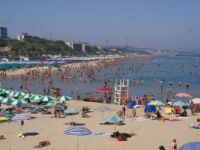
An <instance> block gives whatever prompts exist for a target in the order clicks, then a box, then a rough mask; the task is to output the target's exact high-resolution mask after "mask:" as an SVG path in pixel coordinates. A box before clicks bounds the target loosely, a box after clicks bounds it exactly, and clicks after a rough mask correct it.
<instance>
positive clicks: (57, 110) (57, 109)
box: [55, 103, 61, 118]
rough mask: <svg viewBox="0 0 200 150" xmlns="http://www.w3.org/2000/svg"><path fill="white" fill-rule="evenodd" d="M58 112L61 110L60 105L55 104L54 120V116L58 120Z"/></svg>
mask: <svg viewBox="0 0 200 150" xmlns="http://www.w3.org/2000/svg"><path fill="white" fill-rule="evenodd" d="M60 110H61V107H60V104H59V103H57V104H56V107H55V111H56V112H55V118H56V116H57V117H58V118H60Z"/></svg>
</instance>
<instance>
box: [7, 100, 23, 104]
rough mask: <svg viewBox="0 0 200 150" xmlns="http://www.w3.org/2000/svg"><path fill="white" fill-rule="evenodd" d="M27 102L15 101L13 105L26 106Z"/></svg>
mask: <svg viewBox="0 0 200 150" xmlns="http://www.w3.org/2000/svg"><path fill="white" fill-rule="evenodd" d="M26 103H27V102H26V101H24V100H15V101H13V102H12V103H11V104H12V105H22V104H26Z"/></svg>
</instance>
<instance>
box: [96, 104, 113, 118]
mask: <svg viewBox="0 0 200 150" xmlns="http://www.w3.org/2000/svg"><path fill="white" fill-rule="evenodd" d="M94 110H101V112H102V120H104V117H103V111H104V110H111V108H109V107H106V106H99V107H98V108H96V109H94Z"/></svg>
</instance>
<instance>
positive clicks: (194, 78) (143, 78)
mask: <svg viewBox="0 0 200 150" xmlns="http://www.w3.org/2000/svg"><path fill="white" fill-rule="evenodd" d="M166 62H167V63H166ZM112 63H113V62H112V61H107V62H101V61H96V62H90V63H87V65H86V64H84V67H85V68H81V67H82V66H81V65H82V63H76V64H70V65H65V66H63V67H62V68H61V69H63V70H62V72H58V69H57V68H53V69H51V74H50V77H49V78H51V79H53V85H51V87H54V88H60V89H61V95H62V96H63V95H64V96H70V97H72V98H73V99H74V100H70V101H68V102H67V106H68V108H77V109H78V110H81V109H82V107H83V106H87V107H89V108H90V111H91V112H90V113H88V115H90V116H91V118H81V114H80V113H79V114H77V115H73V121H74V122H77V123H78V124H80V125H82V126H85V127H87V128H88V129H89V130H91V131H92V134H98V133H102V132H106V133H108V135H104V136H100V137H94V136H91V135H89V136H87V137H79V149H80V150H94V149H96V150H100V149H105V150H110V149H111V150H112V149H115V150H116V149H117V150H118V149H119V150H120V149H138V150H156V149H159V146H161V145H163V146H164V147H165V149H170V143H171V142H172V140H173V139H176V140H177V145H178V147H181V146H182V145H183V144H185V143H188V142H191V141H199V136H200V132H198V131H200V130H197V129H190V128H189V127H188V126H189V125H190V124H195V123H196V120H197V118H200V114H199V113H196V114H195V115H194V116H191V113H190V109H187V113H188V115H189V117H188V118H186V119H180V118H178V117H176V114H170V115H169V114H165V107H161V108H162V110H160V112H161V113H162V114H161V115H162V116H163V117H164V118H165V119H166V120H165V121H161V120H147V121H138V119H139V120H140V119H141V118H142V117H144V108H136V112H137V114H136V116H138V117H136V118H134V119H133V120H130V119H127V118H126V120H125V121H124V124H122V125H117V126H116V131H119V132H120V133H124V132H125V133H136V134H137V136H132V137H131V138H128V139H127V141H118V140H117V139H114V138H110V135H109V134H113V132H115V130H114V124H111V125H100V123H103V120H102V112H101V111H95V110H94V109H96V108H97V107H99V106H107V107H109V108H111V110H105V111H104V119H106V118H108V117H110V116H114V115H118V114H117V111H119V110H122V105H116V104H113V103H114V102H113V95H114V94H112V101H111V102H112V104H102V103H95V102H84V101H82V98H84V96H85V93H86V92H89V93H90V92H91V93H93V94H91V93H90V94H91V95H92V96H93V97H95V98H98V97H102V96H103V94H102V93H95V90H96V89H99V88H102V87H103V84H102V81H103V80H104V79H109V80H110V88H112V89H113V91H112V92H113V93H114V84H113V85H112V83H114V76H115V74H116V72H117V73H118V75H121V77H118V78H117V79H118V81H119V79H125V80H126V79H129V80H130V82H131V83H130V86H129V97H130V98H133V99H134V97H135V96H136V95H139V97H140V98H141V100H142V96H143V95H148V94H149V95H154V97H155V100H160V101H162V102H163V103H165V97H166V95H168V89H169V88H172V94H170V95H169V98H170V101H171V99H172V97H175V101H178V100H182V97H178V96H176V94H177V93H181V92H187V93H189V94H191V95H192V98H195V97H199V93H198V92H197V91H196V89H198V87H199V84H198V77H199V74H198V71H199V68H192V67H191V66H192V65H193V64H191V60H190V59H188V60H184V61H183V60H180V59H177V60H171V59H168V58H166V57H159V58H157V57H152V58H151V57H135V58H134V59H131V58H128V59H122V60H116V62H114V63H113V65H112ZM193 63H194V64H198V63H199V60H197V61H196V62H193ZM173 64H174V65H173ZM183 64H184V65H185V66H184V67H185V68H184V70H185V72H182V73H181V71H182V70H181V69H180V66H182V65H183ZM109 65H110V66H109ZM158 65H160V66H161V67H160V68H159V67H158ZM68 66H69V67H70V68H71V70H70V71H68V72H65V73H66V74H67V73H68V76H69V75H70V76H73V75H75V76H74V77H75V80H74V81H73V80H69V81H68V80H67V81H66V80H62V79H61V77H62V75H63V72H64V71H65V68H66V67H68ZM122 66H123V67H124V70H123V67H122ZM33 69H37V68H32V70H33ZM194 69H195V71H196V72H197V73H195V75H193V74H189V72H191V71H194ZM41 70H42V69H41V68H40V71H41ZM93 70H94V75H95V76H96V77H97V80H94V81H92V82H91V81H89V80H87V82H86V83H84V82H83V80H80V79H79V78H80V77H81V78H85V79H86V78H87V75H88V74H89V73H90V72H89V71H93ZM134 70H135V72H134ZM159 70H161V71H159ZM27 71H28V70H26V71H25V70H24V69H19V70H17V71H15V72H9V73H8V77H7V78H6V79H2V86H3V88H4V89H6V88H8V89H9V88H10V87H13V90H14V91H20V88H19V85H20V83H22V84H27V86H28V89H29V90H30V91H31V93H37V94H40V95H44V94H43V88H44V87H46V88H47V86H48V85H49V83H48V79H49V78H47V79H45V80H44V86H38V82H40V80H39V79H37V78H36V79H34V80H31V81H30V83H29V79H28V80H27V81H26V82H25V81H23V80H21V81H20V77H18V79H13V80H11V76H13V75H15V76H20V75H25V74H26V73H27ZM45 71H47V70H44V71H41V72H45ZM78 71H80V72H78ZM87 71H88V72H87ZM166 72H167V73H166ZM172 72H173V73H172ZM82 74H84V75H82ZM110 75H111V77H110ZM66 76H67V75H66ZM136 79H139V80H138V83H136V82H132V81H133V80H136ZM159 79H160V80H159ZM163 79H165V81H166V83H163V82H160V81H163ZM157 80H159V82H157ZM171 80H173V83H174V85H169V82H170V81H171ZM179 80H181V81H182V83H183V85H182V86H181V87H180V86H178V81H179ZM187 80H189V81H190V88H189V89H188V88H186V87H185V82H186V81H187ZM161 85H163V86H164V90H163V93H162V94H161V93H160V86H161ZM77 86H78V89H76V87H77ZM152 87H154V88H152ZM71 90H73V91H74V94H71V93H70V92H71ZM76 92H79V93H80V96H81V100H76V99H77V95H76ZM157 93H159V97H157ZM50 96H52V93H50ZM192 98H185V99H184V101H185V102H187V103H188V102H189V100H191V99H192ZM56 103H57V102H55V103H54V105H55V104H56ZM8 107H9V106H7V105H4V104H2V106H1V108H8ZM23 114H26V115H28V116H31V117H32V119H30V120H27V121H25V123H24V125H23V127H22V128H23V134H24V135H25V137H24V138H19V137H18V134H19V133H20V129H21V127H20V124H21V122H20V121H12V122H9V123H6V122H5V123H0V129H2V130H1V133H0V135H4V137H6V139H4V140H0V144H1V147H0V149H1V148H3V149H2V150H27V149H35V148H33V147H34V146H37V145H38V143H39V142H41V141H50V143H51V145H50V146H47V147H44V148H43V149H47V150H48V149H49V150H52V149H54V150H72V149H76V148H77V137H73V136H68V135H65V134H63V132H64V131H65V130H66V129H67V128H69V127H70V125H66V124H65V123H69V122H71V116H70V115H67V116H61V118H60V119H58V118H54V117H53V116H54V115H53V114H42V113H41V112H39V113H37V114H31V113H30V112H28V111H24V112H23ZM130 114H132V109H128V108H127V106H126V115H130ZM172 119H180V120H179V121H174V122H173V121H168V120H172ZM11 141H12V142H11ZM108 142H113V143H122V145H105V143H108Z"/></svg>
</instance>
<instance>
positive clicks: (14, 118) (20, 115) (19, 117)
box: [12, 114, 31, 134]
mask: <svg viewBox="0 0 200 150" xmlns="http://www.w3.org/2000/svg"><path fill="white" fill-rule="evenodd" d="M28 119H31V117H29V116H27V115H24V114H16V115H15V116H14V117H13V118H12V120H18V121H21V134H22V125H23V124H24V123H23V121H24V120H28Z"/></svg>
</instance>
